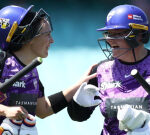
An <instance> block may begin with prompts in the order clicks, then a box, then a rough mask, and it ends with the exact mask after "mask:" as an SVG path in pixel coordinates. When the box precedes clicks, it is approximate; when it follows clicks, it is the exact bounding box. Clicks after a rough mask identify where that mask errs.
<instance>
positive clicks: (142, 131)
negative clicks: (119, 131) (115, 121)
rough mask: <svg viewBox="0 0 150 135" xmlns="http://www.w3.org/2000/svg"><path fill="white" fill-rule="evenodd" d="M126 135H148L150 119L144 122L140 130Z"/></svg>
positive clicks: (149, 133)
mask: <svg viewBox="0 0 150 135" xmlns="http://www.w3.org/2000/svg"><path fill="white" fill-rule="evenodd" d="M127 135H150V118H149V119H147V120H146V122H145V124H144V126H143V127H142V128H138V129H135V130H133V131H129V132H127Z"/></svg>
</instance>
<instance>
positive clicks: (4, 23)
mask: <svg viewBox="0 0 150 135" xmlns="http://www.w3.org/2000/svg"><path fill="white" fill-rule="evenodd" d="M0 26H1V28H2V29H6V28H7V27H10V23H9V19H6V18H0Z"/></svg>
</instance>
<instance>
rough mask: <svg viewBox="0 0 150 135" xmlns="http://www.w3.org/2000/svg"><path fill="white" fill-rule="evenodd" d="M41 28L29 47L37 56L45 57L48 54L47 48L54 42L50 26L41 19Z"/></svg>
mask: <svg viewBox="0 0 150 135" xmlns="http://www.w3.org/2000/svg"><path fill="white" fill-rule="evenodd" d="M41 24H42V25H41V26H42V28H41V30H40V32H39V34H38V35H37V36H35V37H34V38H33V40H32V41H31V42H30V49H31V51H32V53H34V54H35V55H36V56H37V57H42V58H45V57H47V56H48V49H49V47H50V45H51V43H53V42H54V40H53V38H52V36H51V31H52V30H51V27H50V24H49V22H48V21H47V20H42V22H41Z"/></svg>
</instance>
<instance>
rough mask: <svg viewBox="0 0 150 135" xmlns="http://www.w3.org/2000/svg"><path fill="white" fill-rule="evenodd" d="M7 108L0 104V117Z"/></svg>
mask: <svg viewBox="0 0 150 135" xmlns="http://www.w3.org/2000/svg"><path fill="white" fill-rule="evenodd" d="M6 109H7V106H5V105H2V104H0V116H5V110H6Z"/></svg>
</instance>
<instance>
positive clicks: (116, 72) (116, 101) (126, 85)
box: [97, 55, 150, 135]
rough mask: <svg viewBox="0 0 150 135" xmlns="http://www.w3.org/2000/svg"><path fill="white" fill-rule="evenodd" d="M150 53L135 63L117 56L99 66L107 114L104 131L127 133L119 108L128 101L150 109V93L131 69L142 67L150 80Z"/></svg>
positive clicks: (109, 134) (116, 134) (111, 134)
mask: <svg viewBox="0 0 150 135" xmlns="http://www.w3.org/2000/svg"><path fill="white" fill-rule="evenodd" d="M149 66H150V56H149V55H148V57H146V58H145V59H144V60H142V61H139V62H137V63H136V64H135V63H134V64H133V63H123V62H120V61H119V60H117V59H114V60H110V61H105V62H103V63H101V64H100V65H99V66H98V68H97V73H98V87H99V88H100V97H101V99H102V103H101V104H100V110H101V112H102V114H103V116H104V117H105V120H104V128H103V132H102V133H103V134H102V135H125V134H126V132H125V131H120V130H119V128H118V124H119V122H118V120H117V109H118V108H122V107H123V106H124V105H125V104H129V105H131V106H132V107H133V108H135V109H140V110H144V111H146V112H150V102H149V100H150V96H149V95H148V93H147V92H146V91H145V90H144V89H143V87H142V86H141V85H140V84H139V83H138V82H137V81H136V79H134V78H133V77H132V76H131V75H130V73H131V70H132V69H138V71H139V73H140V74H141V75H142V76H143V77H144V79H146V81H147V82H149V83H150V67H149Z"/></svg>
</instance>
